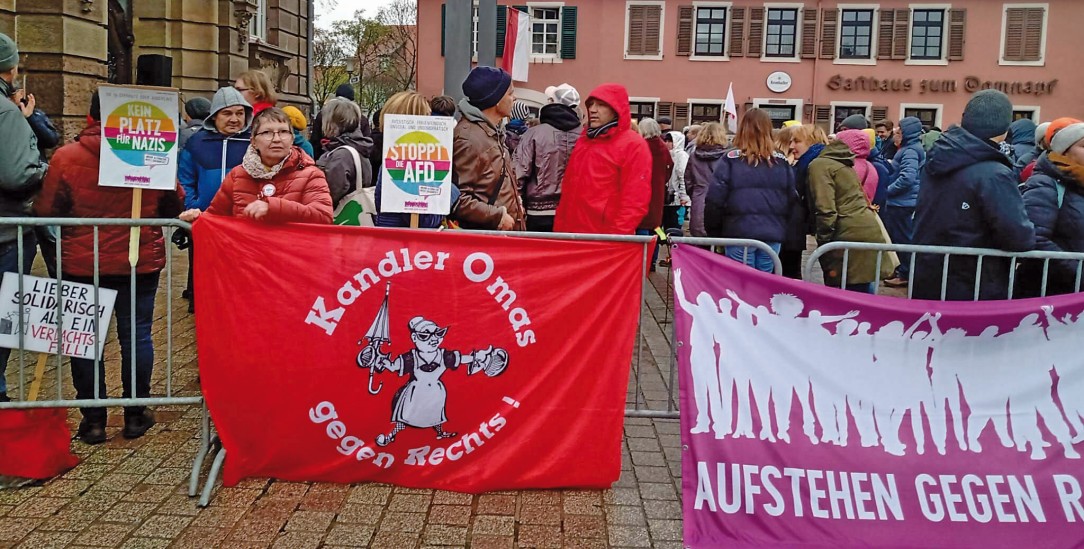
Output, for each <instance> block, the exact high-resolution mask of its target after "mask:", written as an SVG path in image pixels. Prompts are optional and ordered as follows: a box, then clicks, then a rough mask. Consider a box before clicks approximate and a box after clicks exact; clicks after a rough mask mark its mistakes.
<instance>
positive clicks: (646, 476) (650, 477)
mask: <svg viewBox="0 0 1084 549" xmlns="http://www.w3.org/2000/svg"><path fill="white" fill-rule="evenodd" d="M634 472H635V474H636V480H638V481H640V482H662V483H666V482H673V479H672V478H671V477H670V469H667V468H666V467H649V466H646V465H637V466H636V468H635V469H634Z"/></svg>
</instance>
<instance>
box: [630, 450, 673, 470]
mask: <svg viewBox="0 0 1084 549" xmlns="http://www.w3.org/2000/svg"><path fill="white" fill-rule="evenodd" d="M632 463H633V465H655V466H659V467H661V466H664V465H666V460H665V459H664V458H663V456H662V454H660V453H658V452H635V451H634V452H632Z"/></svg>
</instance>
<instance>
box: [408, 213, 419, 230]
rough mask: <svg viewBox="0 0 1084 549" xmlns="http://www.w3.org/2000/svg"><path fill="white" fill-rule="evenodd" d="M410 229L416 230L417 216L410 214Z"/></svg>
mask: <svg viewBox="0 0 1084 549" xmlns="http://www.w3.org/2000/svg"><path fill="white" fill-rule="evenodd" d="M410 228H411V229H417V228H418V214H410Z"/></svg>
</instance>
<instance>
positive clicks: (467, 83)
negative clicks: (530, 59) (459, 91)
mask: <svg viewBox="0 0 1084 549" xmlns="http://www.w3.org/2000/svg"><path fill="white" fill-rule="evenodd" d="M511 85H512V75H510V74H508V73H506V72H504V71H503V70H501V69H498V68H494V67H475V68H474V69H473V70H471V71H470V74H468V75H467V79H466V80H464V81H463V95H466V96H467V102H468V103H470V104H471V105H474V106H475V107H477V108H478V109H479V110H483V111H484V110H486V109H488V108H490V107H493V106H494V105H496V104H497V103H500V102H501V98H503V97H504V94H505V92H507V91H508V88H509V86H511Z"/></svg>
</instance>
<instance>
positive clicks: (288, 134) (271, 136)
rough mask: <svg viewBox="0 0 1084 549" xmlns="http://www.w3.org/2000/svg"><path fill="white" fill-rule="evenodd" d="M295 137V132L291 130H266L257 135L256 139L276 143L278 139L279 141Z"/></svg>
mask: <svg viewBox="0 0 1084 549" xmlns="http://www.w3.org/2000/svg"><path fill="white" fill-rule="evenodd" d="M293 136H294V132H292V131H290V130H264V131H262V132H259V133H257V134H256V137H259V138H260V139H266V140H268V141H274V140H275V138H276V137H277V138H279V139H293Z"/></svg>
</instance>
